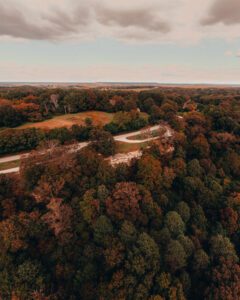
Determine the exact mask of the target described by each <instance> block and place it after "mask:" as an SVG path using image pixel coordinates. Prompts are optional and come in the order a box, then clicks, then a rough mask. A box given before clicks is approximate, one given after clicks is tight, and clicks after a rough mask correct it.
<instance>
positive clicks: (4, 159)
mask: <svg viewBox="0 0 240 300" xmlns="http://www.w3.org/2000/svg"><path fill="white" fill-rule="evenodd" d="M161 127H162V126H161V125H155V126H152V127H151V128H150V129H149V130H150V131H151V132H152V131H155V130H158V129H160V128H161ZM165 128H166V133H165V137H170V136H171V135H172V132H171V130H170V129H169V128H167V127H165ZM141 133H142V131H141V130H138V131H134V132H129V133H125V134H121V135H116V136H114V140H115V141H118V142H124V143H130V144H138V143H144V142H148V141H152V140H155V139H158V137H151V138H148V139H145V140H129V139H128V138H129V137H132V136H135V135H140V134H141ZM88 144H89V142H82V143H78V144H74V147H72V150H73V151H78V150H80V149H82V148H84V147H86V146H87V145H88ZM68 147H69V146H68ZM69 151H71V149H70V150H69ZM29 154H30V153H25V154H17V155H11V156H6V157H2V158H0V163H7V162H11V161H15V160H20V159H22V158H27V157H28V156H29ZM16 172H19V168H12V169H8V170H2V171H0V174H8V173H16Z"/></svg>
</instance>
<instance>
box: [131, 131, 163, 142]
mask: <svg viewBox="0 0 240 300" xmlns="http://www.w3.org/2000/svg"><path fill="white" fill-rule="evenodd" d="M157 136H159V129H156V130H153V131H152V132H151V133H150V134H149V133H148V132H144V130H143V133H140V134H137V135H133V136H130V137H128V140H132V141H135V140H145V139H148V138H152V137H157Z"/></svg>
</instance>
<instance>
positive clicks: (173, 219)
mask: <svg viewBox="0 0 240 300" xmlns="http://www.w3.org/2000/svg"><path fill="white" fill-rule="evenodd" d="M164 224H165V226H166V227H167V228H168V230H169V231H170V232H171V234H172V236H174V237H177V236H178V235H179V234H182V233H183V232H184V231H185V224H184V222H183V220H182V218H181V216H180V215H179V214H178V213H177V212H176V211H170V212H168V213H167V214H166V216H165V220H164Z"/></svg>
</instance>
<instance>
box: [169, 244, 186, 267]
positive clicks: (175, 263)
mask: <svg viewBox="0 0 240 300" xmlns="http://www.w3.org/2000/svg"><path fill="white" fill-rule="evenodd" d="M186 258H187V255H186V252H185V250H184V248H183V246H182V245H181V244H180V243H179V242H178V241H175V240H171V241H170V242H169V244H168V245H167V249H166V253H165V258H164V259H165V263H166V266H167V267H168V268H169V269H170V271H171V272H172V273H175V272H176V271H177V270H180V269H182V268H184V267H185V266H186V264H187V261H186Z"/></svg>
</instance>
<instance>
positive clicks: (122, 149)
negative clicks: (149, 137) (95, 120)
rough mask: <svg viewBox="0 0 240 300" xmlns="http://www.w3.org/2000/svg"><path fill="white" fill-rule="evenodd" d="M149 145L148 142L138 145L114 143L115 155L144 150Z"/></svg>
mask: <svg viewBox="0 0 240 300" xmlns="http://www.w3.org/2000/svg"><path fill="white" fill-rule="evenodd" d="M148 145H149V142H145V143H138V144H128V143H124V142H116V153H128V152H133V151H137V150H141V149H142V148H146V147H147V146H148Z"/></svg>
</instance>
